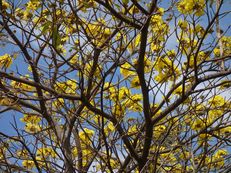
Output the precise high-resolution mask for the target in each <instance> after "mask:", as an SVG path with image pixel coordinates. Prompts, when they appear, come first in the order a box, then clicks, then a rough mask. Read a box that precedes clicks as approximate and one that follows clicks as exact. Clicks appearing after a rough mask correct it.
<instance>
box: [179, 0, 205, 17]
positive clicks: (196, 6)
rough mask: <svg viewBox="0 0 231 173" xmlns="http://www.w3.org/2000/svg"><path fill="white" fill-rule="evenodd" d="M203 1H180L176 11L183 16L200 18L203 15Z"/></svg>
mask: <svg viewBox="0 0 231 173" xmlns="http://www.w3.org/2000/svg"><path fill="white" fill-rule="evenodd" d="M204 8H205V0H181V1H180V2H179V3H178V5H177V9H178V10H179V12H181V13H183V14H192V13H194V14H195V15H196V16H202V15H203V14H204Z"/></svg>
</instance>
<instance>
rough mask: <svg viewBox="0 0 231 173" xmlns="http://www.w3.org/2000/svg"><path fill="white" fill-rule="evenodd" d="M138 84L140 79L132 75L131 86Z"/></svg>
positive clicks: (137, 86) (135, 86)
mask: <svg viewBox="0 0 231 173" xmlns="http://www.w3.org/2000/svg"><path fill="white" fill-rule="evenodd" d="M139 86H140V80H139V77H138V76H135V77H133V79H132V81H131V87H132V88H139Z"/></svg>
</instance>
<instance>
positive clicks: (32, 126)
mask: <svg viewBox="0 0 231 173" xmlns="http://www.w3.org/2000/svg"><path fill="white" fill-rule="evenodd" d="M40 130H41V127H40V126H39V125H38V124H33V123H27V124H26V125H25V131H26V132H29V133H37V132H39V131H40Z"/></svg>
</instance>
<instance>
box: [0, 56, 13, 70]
mask: <svg viewBox="0 0 231 173" xmlns="http://www.w3.org/2000/svg"><path fill="white" fill-rule="evenodd" d="M12 62H13V61H12V57H11V56H10V55H9V54H5V55H2V56H0V68H5V69H6V68H9V67H10V66H11V64H12Z"/></svg>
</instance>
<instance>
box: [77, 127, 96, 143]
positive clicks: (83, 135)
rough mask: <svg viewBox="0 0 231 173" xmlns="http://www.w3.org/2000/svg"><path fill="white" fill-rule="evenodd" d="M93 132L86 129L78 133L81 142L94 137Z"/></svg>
mask: <svg viewBox="0 0 231 173" xmlns="http://www.w3.org/2000/svg"><path fill="white" fill-rule="evenodd" d="M94 133H95V132H94V131H93V130H91V129H88V128H84V129H83V131H81V132H79V137H80V139H82V140H83V141H86V140H87V141H89V138H91V137H92V136H93V135H94Z"/></svg>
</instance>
